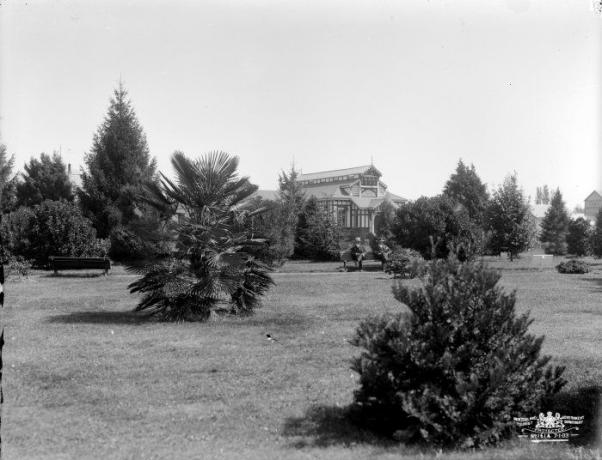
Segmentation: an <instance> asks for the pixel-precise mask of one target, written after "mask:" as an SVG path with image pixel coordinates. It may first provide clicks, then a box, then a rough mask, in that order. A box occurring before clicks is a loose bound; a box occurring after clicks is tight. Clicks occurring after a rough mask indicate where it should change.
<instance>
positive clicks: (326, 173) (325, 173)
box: [299, 165, 382, 181]
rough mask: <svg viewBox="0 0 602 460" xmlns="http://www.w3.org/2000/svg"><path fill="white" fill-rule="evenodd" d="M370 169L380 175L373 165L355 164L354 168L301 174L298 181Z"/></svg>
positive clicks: (346, 174)
mask: <svg viewBox="0 0 602 460" xmlns="http://www.w3.org/2000/svg"><path fill="white" fill-rule="evenodd" d="M370 169H373V170H374V171H375V172H376V173H378V175H381V176H382V173H381V172H380V171H379V170H378V169H376V168H375V167H374V166H373V165H366V166H356V167H354V168H347V169H334V170H332V171H320V172H315V173H308V174H301V176H299V180H300V181H306V180H316V179H326V178H328V177H339V176H351V175H355V174H365V173H366V172H368V171H369V170H370Z"/></svg>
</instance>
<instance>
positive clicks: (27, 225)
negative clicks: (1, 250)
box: [1, 200, 109, 266]
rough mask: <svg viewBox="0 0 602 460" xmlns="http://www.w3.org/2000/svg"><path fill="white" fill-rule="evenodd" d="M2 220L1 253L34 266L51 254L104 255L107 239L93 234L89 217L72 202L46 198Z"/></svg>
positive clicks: (45, 261)
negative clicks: (26, 261)
mask: <svg viewBox="0 0 602 460" xmlns="http://www.w3.org/2000/svg"><path fill="white" fill-rule="evenodd" d="M2 220H3V222H2V227H1V231H2V240H3V241H5V242H7V246H6V248H5V254H4V257H23V258H25V259H31V260H33V262H34V264H35V265H36V266H46V265H47V264H48V257H50V256H52V255H55V256H76V257H77V256H81V257H92V256H105V255H106V254H107V252H108V249H109V243H108V241H107V240H99V239H97V238H96V231H95V230H94V228H92V225H91V223H90V221H89V220H88V219H86V218H85V217H84V216H83V215H82V213H81V211H80V210H79V208H78V207H77V206H76V205H75V204H74V203H70V202H66V201H50V200H47V201H44V202H42V203H41V204H39V205H36V206H34V207H33V208H20V209H18V210H17V211H15V212H13V213H10V214H8V215H6V216H5V217H4V218H3V219H2Z"/></svg>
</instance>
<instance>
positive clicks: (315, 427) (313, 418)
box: [283, 406, 398, 449]
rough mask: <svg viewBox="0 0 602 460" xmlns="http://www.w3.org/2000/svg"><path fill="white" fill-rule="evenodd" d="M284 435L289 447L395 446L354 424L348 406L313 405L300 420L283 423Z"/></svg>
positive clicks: (293, 418) (392, 442)
mask: <svg viewBox="0 0 602 460" xmlns="http://www.w3.org/2000/svg"><path fill="white" fill-rule="evenodd" d="M283 434H284V436H286V437H289V438H295V439H294V440H292V441H291V444H290V447H294V448H297V449H301V448H304V447H328V446H331V445H335V444H343V445H351V444H358V443H369V444H373V445H377V446H381V447H388V446H394V445H398V443H396V442H394V441H392V440H390V439H387V438H384V437H379V436H377V435H376V434H374V433H373V432H370V431H367V430H365V429H362V428H360V427H358V426H357V425H355V424H354V423H353V422H352V417H351V413H350V409H349V407H338V406H314V407H311V408H310V409H308V410H307V412H306V413H305V414H304V415H303V416H302V417H289V418H288V419H287V420H286V421H285V422H284V428H283Z"/></svg>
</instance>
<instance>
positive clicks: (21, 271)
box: [5, 256, 31, 278]
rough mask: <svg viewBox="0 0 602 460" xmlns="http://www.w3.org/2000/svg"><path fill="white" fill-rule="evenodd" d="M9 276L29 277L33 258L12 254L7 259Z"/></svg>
mask: <svg viewBox="0 0 602 460" xmlns="http://www.w3.org/2000/svg"><path fill="white" fill-rule="evenodd" d="M5 270H6V272H5V273H6V277H7V278H28V277H29V273H30V271H31V260H26V259H24V258H23V257H20V256H17V257H15V256H10V257H9V258H8V259H7V260H6V266H5Z"/></svg>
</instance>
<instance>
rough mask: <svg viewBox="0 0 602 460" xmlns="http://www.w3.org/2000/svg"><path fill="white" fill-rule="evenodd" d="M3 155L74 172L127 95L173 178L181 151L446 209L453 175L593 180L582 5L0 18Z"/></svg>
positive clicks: (320, 7) (100, 10)
mask: <svg viewBox="0 0 602 460" xmlns="http://www.w3.org/2000/svg"><path fill="white" fill-rule="evenodd" d="M0 14H1V19H0V21H1V22H0V43H1V44H0V47H1V48H0V53H1V54H0V59H1V61H0V64H1V66H0V68H1V80H0V91H1V93H0V111H1V113H0V115H1V117H2V118H1V125H0V128H1V131H0V136H1V141H2V142H3V143H5V144H6V145H7V146H8V150H9V152H11V153H14V154H15V155H16V158H17V167H18V168H19V169H22V168H23V163H24V162H25V161H26V160H28V159H29V158H30V157H31V156H32V155H38V154H39V153H40V152H48V153H50V152H52V151H53V150H59V149H60V150H61V152H62V156H63V158H64V160H65V162H67V163H72V164H74V165H76V166H77V167H79V166H80V165H82V164H83V156H84V153H85V152H87V151H89V149H90V146H91V143H92V136H93V133H94V132H95V130H96V129H97V127H98V125H99V124H100V123H101V121H102V119H103V117H104V116H105V113H106V110H107V107H108V103H109V99H110V97H111V94H112V91H113V89H114V88H115V87H116V85H117V84H118V81H119V79H120V78H121V79H122V80H123V82H124V84H125V86H126V88H127V89H128V91H129V94H130V97H131V100H132V102H133V105H134V107H135V109H136V112H137V115H138V118H139V120H140V122H141V124H142V126H143V127H144V130H145V132H146V134H147V139H148V144H149V147H150V150H151V153H152V154H153V155H154V156H156V157H157V159H158V162H159V166H160V168H161V170H162V171H165V172H169V171H170V166H169V157H170V155H171V153H172V152H173V151H174V150H182V151H184V152H185V153H187V154H189V155H199V154H202V153H204V152H207V151H210V150H217V149H219V150H225V151H227V152H229V153H232V154H236V155H238V156H240V158H241V163H240V169H241V172H242V173H244V174H245V175H249V176H250V177H251V179H252V181H253V182H255V183H256V184H258V185H259V186H260V187H261V188H267V189H274V188H276V184H277V175H278V172H279V171H280V170H281V169H287V168H289V167H290V165H291V162H292V161H293V159H294V161H295V164H296V165H297V167H298V168H301V169H302V170H303V172H315V171H320V170H329V169H339V168H346V167H352V166H357V165H362V164H369V163H370V161H371V158H373V159H374V164H375V166H377V167H378V168H379V169H380V170H381V171H382V172H383V174H384V175H383V180H384V182H385V183H387V184H388V185H389V189H390V190H391V191H393V192H394V193H397V194H399V195H402V196H405V197H408V198H417V197H419V196H420V195H435V194H437V193H440V191H441V189H442V187H443V185H444V183H445V181H446V179H447V178H448V177H449V175H450V174H451V173H452V171H453V170H454V168H455V166H456V163H457V161H458V159H459V158H463V159H464V161H465V162H467V163H474V165H475V167H476V168H477V172H478V173H479V175H480V176H481V178H482V179H483V180H484V181H485V182H486V183H488V184H489V186H490V188H491V187H492V186H495V185H497V184H499V183H501V182H502V181H503V179H504V176H505V175H506V174H507V173H509V172H511V171H513V170H516V171H517V172H518V177H519V182H520V183H521V184H522V186H523V187H524V189H525V192H526V193H527V194H529V195H532V196H533V197H534V195H535V187H536V186H538V185H543V184H549V185H550V186H560V188H561V191H562V192H563V194H564V195H565V198H566V201H567V202H568V204H569V205H570V206H571V207H572V206H574V205H575V204H582V201H583V199H584V198H585V197H586V196H587V195H588V194H589V193H590V192H591V191H592V190H593V189H594V188H598V189H600V188H601V186H602V184H600V183H599V182H600V179H602V173H601V168H600V165H599V158H600V156H601V147H602V146H601V142H600V104H601V102H602V98H601V96H600V76H601V70H600V69H601V66H600V61H601V48H600V39H601V34H600V27H601V25H602V23H601V21H602V19H601V18H600V16H598V15H596V14H594V12H593V10H592V7H591V0H557V1H554V0H542V1H529V0H505V1H503V0H492V1H483V0H478V1H476V0H475V1H458V0H455V1H441V0H430V1H429V0H416V1H408V0H404V1H395V2H383V1H368V0H366V1H361V2H352V1H348V0H345V1H329V0H327V1H325V0H319V1H307V0H304V1H290V2H281V1H247V2H242V1H240V2H238V1H215V2H209V1H206V2H193V1H182V0H178V1H170V2H168V1H167V0H166V1H148V0H144V1H119V2H117V1H115V2H110V1H103V2H94V3H93V2H89V1H46V2H40V1H33V0H29V1H27V2H24V1H16V0H10V1H4V2H2V4H1V6H0Z"/></svg>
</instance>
